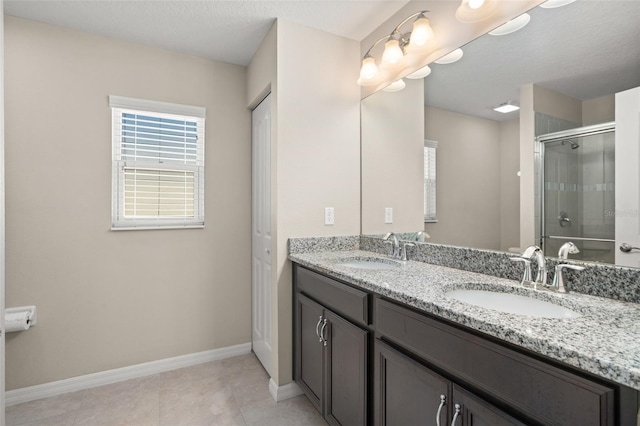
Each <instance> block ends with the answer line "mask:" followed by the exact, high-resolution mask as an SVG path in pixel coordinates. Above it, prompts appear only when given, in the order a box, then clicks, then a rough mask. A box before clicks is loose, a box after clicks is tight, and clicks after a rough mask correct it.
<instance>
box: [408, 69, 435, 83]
mask: <svg viewBox="0 0 640 426" xmlns="http://www.w3.org/2000/svg"><path fill="white" fill-rule="evenodd" d="M429 74H431V68H429V65H425V66H424V67H422V68H420V69H419V70H417V71H414V72H412V73H411V74H409V75H408V76H407V78H410V79H412V80H418V79H421V78H425V77H426V76H428V75H429Z"/></svg>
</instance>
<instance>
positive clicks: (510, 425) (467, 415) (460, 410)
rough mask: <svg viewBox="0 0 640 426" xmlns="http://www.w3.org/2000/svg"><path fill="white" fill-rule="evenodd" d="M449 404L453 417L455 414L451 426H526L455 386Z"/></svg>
mask: <svg viewBox="0 0 640 426" xmlns="http://www.w3.org/2000/svg"><path fill="white" fill-rule="evenodd" d="M451 403H452V404H453V416H456V413H457V416H456V418H455V420H454V419H453V418H452V420H451V426H526V424H525V423H522V422H520V421H518V420H516V419H514V418H513V417H511V416H509V415H508V414H505V413H504V412H502V411H500V410H499V409H497V408H496V407H495V406H493V405H491V404H489V403H488V402H486V401H484V400H482V399H481V398H479V397H477V396H475V395H473V394H472V393H471V392H467V391H466V390H464V389H462V388H461V387H459V386H457V385H453V396H452V398H451ZM446 424H447V425H449V423H446Z"/></svg>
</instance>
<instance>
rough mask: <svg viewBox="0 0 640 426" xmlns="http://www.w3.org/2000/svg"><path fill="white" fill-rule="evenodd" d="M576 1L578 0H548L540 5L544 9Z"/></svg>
mask: <svg viewBox="0 0 640 426" xmlns="http://www.w3.org/2000/svg"><path fill="white" fill-rule="evenodd" d="M574 1H576V0H547V1H546V2H544V3H542V4H541V5H540V7H542V8H544V9H553V8H554V7H562V6H566V5H568V4H570V3H573V2H574Z"/></svg>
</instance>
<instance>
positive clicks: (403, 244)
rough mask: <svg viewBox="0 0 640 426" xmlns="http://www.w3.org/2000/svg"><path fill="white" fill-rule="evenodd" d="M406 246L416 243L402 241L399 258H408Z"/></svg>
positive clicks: (413, 245) (412, 245)
mask: <svg viewBox="0 0 640 426" xmlns="http://www.w3.org/2000/svg"><path fill="white" fill-rule="evenodd" d="M407 246H409V247H415V246H416V245H415V244H414V243H409V242H403V243H402V249H401V251H400V260H409V257H408V256H407Z"/></svg>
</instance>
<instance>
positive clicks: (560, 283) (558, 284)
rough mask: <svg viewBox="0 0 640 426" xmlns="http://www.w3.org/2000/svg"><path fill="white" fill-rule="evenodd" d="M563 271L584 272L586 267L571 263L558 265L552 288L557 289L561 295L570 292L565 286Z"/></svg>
mask: <svg viewBox="0 0 640 426" xmlns="http://www.w3.org/2000/svg"><path fill="white" fill-rule="evenodd" d="M563 269H573V270H574V271H584V266H579V265H572V264H570V263H558V264H557V265H556V268H555V272H556V273H555V275H554V276H553V281H552V282H551V286H552V287H554V288H556V289H557V290H558V292H560V293H567V292H568V291H569V290H568V289H567V288H566V286H565V284H564V276H563V275H562V270H563Z"/></svg>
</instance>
